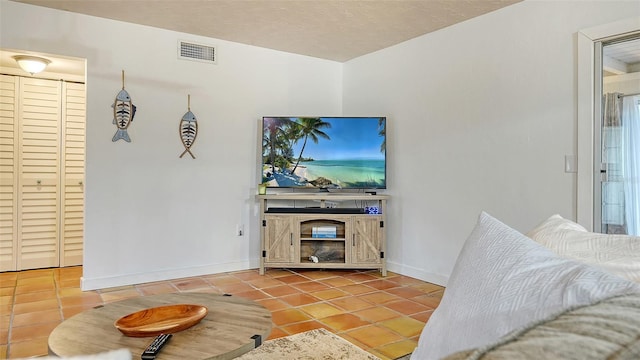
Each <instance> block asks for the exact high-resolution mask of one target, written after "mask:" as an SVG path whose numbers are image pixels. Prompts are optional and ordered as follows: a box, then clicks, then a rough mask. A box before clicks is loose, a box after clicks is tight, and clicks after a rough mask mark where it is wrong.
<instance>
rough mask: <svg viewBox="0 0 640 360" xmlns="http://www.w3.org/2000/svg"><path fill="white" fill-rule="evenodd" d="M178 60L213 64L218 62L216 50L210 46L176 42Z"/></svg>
mask: <svg viewBox="0 0 640 360" xmlns="http://www.w3.org/2000/svg"><path fill="white" fill-rule="evenodd" d="M178 59H181V60H194V61H201V62H205V63H208V64H215V63H216V62H217V60H218V54H217V53H216V48H215V47H213V46H210V45H202V44H196V43H192V42H186V41H178Z"/></svg>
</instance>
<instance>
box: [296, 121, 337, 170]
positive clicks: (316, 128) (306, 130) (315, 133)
mask: <svg viewBox="0 0 640 360" xmlns="http://www.w3.org/2000/svg"><path fill="white" fill-rule="evenodd" d="M298 124H299V125H300V136H301V138H302V137H304V142H303V143H302V148H301V149H300V156H298V161H297V162H296V166H294V167H293V170H292V171H291V172H292V173H295V172H296V169H297V168H298V164H300V160H301V159H302V153H304V148H305V147H306V146H307V140H308V139H311V141H313V143H314V144H317V143H318V140H319V139H320V138H323V139H327V140H331V138H330V137H329V135H327V134H326V133H325V132H323V131H322V130H321V129H325V128H326V129H328V128H330V127H331V124H330V123H328V122H325V121H323V120H322V119H321V118H298Z"/></svg>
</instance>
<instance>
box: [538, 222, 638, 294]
mask: <svg viewBox="0 0 640 360" xmlns="http://www.w3.org/2000/svg"><path fill="white" fill-rule="evenodd" d="M527 236H529V237H530V238H532V239H533V240H535V241H536V242H538V243H540V244H542V245H544V246H545V247H547V248H549V249H551V250H552V251H553V252H555V253H556V254H558V255H560V256H563V257H567V258H570V259H574V260H578V261H581V262H584V263H587V264H589V265H593V266H597V267H599V268H601V269H603V270H605V271H608V272H610V273H613V274H616V275H618V276H621V277H624V278H626V279H629V280H631V281H635V282H638V283H640V236H630V235H618V234H600V233H593V232H588V231H587V230H586V229H585V228H583V227H582V226H580V225H578V224H576V223H574V222H573V221H571V220H567V219H564V218H562V217H561V216H560V215H553V216H551V217H549V218H548V219H547V220H545V221H543V222H542V223H541V224H540V225H538V226H537V227H535V228H534V229H533V230H531V231H530V232H528V233H527Z"/></svg>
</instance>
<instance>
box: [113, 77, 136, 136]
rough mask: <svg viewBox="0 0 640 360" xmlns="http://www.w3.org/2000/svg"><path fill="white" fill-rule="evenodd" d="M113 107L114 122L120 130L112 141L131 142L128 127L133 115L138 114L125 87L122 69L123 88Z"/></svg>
mask: <svg viewBox="0 0 640 360" xmlns="http://www.w3.org/2000/svg"><path fill="white" fill-rule="evenodd" d="M111 107H112V108H113V123H114V124H115V125H116V127H117V128H118V130H116V134H115V135H113V139H111V141H113V142H116V141H118V140H120V139H122V140H124V141H126V142H131V138H129V134H128V133H127V128H129V125H131V123H132V122H133V117H134V115H135V114H136V106H135V105H133V103H132V102H131V96H129V93H128V92H127V91H126V90H125V89H124V70H122V90H120V92H119V93H118V95H116V99H115V101H114V103H113V104H112V105H111Z"/></svg>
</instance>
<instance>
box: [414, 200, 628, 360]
mask: <svg viewBox="0 0 640 360" xmlns="http://www.w3.org/2000/svg"><path fill="white" fill-rule="evenodd" d="M631 293H640V285H639V284H635V283H633V282H630V281H627V280H625V279H622V278H620V277H617V276H614V275H611V274H609V273H606V272H604V271H602V270H600V269H598V268H594V267H591V266H588V265H586V264H583V263H579V262H576V261H573V260H570V259H566V258H562V257H560V256H558V255H556V254H555V253H553V252H552V251H551V250H549V249H547V248H545V247H544V246H542V245H540V244H538V243H536V242H535V241H533V240H531V239H530V238H528V237H526V236H524V235H523V234H521V233H519V232H518V231H516V230H513V229H511V228H509V227H508V226H506V225H504V224H502V223H501V222H500V221H498V220H496V219H494V218H493V217H491V216H490V215H488V214H486V213H484V212H483V213H482V214H481V215H480V217H479V219H478V222H477V224H476V226H475V228H474V229H473V231H472V232H471V234H470V236H469V237H468V239H467V241H466V242H465V244H464V246H463V248H462V251H461V252H460V255H459V256H458V260H457V261H456V264H455V266H454V269H453V272H452V274H451V276H450V277H449V281H448V283H447V287H446V290H445V293H444V296H443V298H442V301H441V302H440V305H439V306H438V308H437V309H436V310H435V311H434V313H433V315H432V316H431V318H430V319H429V321H428V322H427V324H426V326H425V328H424V329H423V331H422V334H421V336H420V340H419V342H418V346H417V348H416V350H415V351H414V352H413V355H412V357H411V359H413V360H427V359H441V358H443V357H445V356H447V355H449V354H452V353H455V352H457V351H461V350H465V349H471V348H475V347H480V346H483V345H486V344H489V343H492V342H494V341H496V340H498V339H499V338H500V337H502V336H504V335H505V334H507V333H509V332H511V331H513V330H515V329H518V328H521V327H524V326H525V325H526V324H528V323H530V322H535V321H540V320H542V319H546V318H547V317H549V316H550V315H552V314H557V313H560V312H562V311H566V310H567V309H570V308H573V307H577V306H584V305H589V304H592V303H594V302H597V301H600V300H603V299H605V298H609V297H611V296H617V295H625V294H631Z"/></svg>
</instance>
